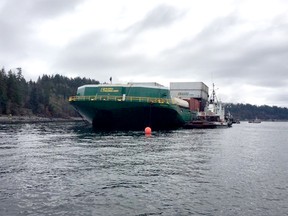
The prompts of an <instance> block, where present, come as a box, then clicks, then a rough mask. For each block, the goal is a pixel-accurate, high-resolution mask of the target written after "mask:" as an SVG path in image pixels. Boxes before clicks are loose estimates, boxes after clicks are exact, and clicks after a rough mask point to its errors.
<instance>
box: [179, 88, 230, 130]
mask: <svg viewBox="0 0 288 216" xmlns="http://www.w3.org/2000/svg"><path fill="white" fill-rule="evenodd" d="M231 126H232V116H231V115H230V113H228V114H227V115H225V108H224V106H223V104H222V102H221V101H218V99H217V97H216V93H215V89H214V83H213V90H212V95H211V97H210V99H209V101H208V102H207V104H206V106H205V109H204V111H203V112H198V116H197V119H196V120H192V121H190V122H188V123H187V124H185V126H184V128H188V129H194V128H195V129H196V128H198V129H206V128H227V127H231Z"/></svg>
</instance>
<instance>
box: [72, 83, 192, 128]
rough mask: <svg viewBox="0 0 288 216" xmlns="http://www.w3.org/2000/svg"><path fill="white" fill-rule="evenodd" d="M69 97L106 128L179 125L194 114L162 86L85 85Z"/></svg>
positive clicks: (96, 124) (96, 125) (95, 123)
mask: <svg viewBox="0 0 288 216" xmlns="http://www.w3.org/2000/svg"><path fill="white" fill-rule="evenodd" d="M69 101H70V103H71V105H72V106H73V107H74V108H75V109H76V110H77V111H78V112H79V113H80V115H81V116H83V117H84V118H85V119H86V120H87V121H88V122H90V123H91V124H92V125H93V127H94V128H96V129H103V130H144V128H145V127H147V126H149V127H151V128H152V129H153V130H170V129H177V128H179V127H182V126H184V125H185V124H186V123H187V122H189V121H191V119H192V118H193V116H194V113H193V112H191V111H190V110H189V109H187V108H184V107H181V106H179V105H177V104H174V103H173V102H172V100H171V96H170V92H169V90H168V89H166V88H163V87H159V86H158V87H157V86H156V87H147V86H142V87H139V86H131V85H86V86H82V87H79V88H78V91H77V96H72V97H70V98H69Z"/></svg>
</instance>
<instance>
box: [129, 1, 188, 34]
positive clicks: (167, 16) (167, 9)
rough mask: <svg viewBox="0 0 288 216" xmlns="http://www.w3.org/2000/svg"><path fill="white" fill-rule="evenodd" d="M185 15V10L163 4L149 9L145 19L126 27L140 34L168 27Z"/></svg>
mask: <svg viewBox="0 0 288 216" xmlns="http://www.w3.org/2000/svg"><path fill="white" fill-rule="evenodd" d="M184 15H185V13H184V12H183V11H178V10H176V9H175V8H174V7H172V6H169V5H164V4H162V5H160V6H158V7H156V8H154V9H153V10H151V11H149V12H148V13H147V15H146V16H145V18H144V19H143V20H141V21H139V22H136V23H135V24H134V25H132V26H130V27H129V28H128V29H126V31H128V32H133V33H134V34H139V33H142V32H144V31H148V30H152V29H157V28H161V27H167V26H169V25H171V24H173V23H174V22H176V21H177V20H179V19H181V18H182V17H183V16H184Z"/></svg>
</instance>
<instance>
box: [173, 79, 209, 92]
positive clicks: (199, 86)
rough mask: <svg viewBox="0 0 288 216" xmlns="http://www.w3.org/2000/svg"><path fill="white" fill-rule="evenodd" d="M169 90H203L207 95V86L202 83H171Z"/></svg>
mask: <svg viewBox="0 0 288 216" xmlns="http://www.w3.org/2000/svg"><path fill="white" fill-rule="evenodd" d="M170 89H171V90H203V91H204V92H207V93H208V86H207V85H205V84H204V83H203V82H171V83H170Z"/></svg>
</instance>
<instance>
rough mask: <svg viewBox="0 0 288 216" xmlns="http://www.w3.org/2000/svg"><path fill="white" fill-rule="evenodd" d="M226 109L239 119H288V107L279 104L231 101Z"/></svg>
mask: <svg viewBox="0 0 288 216" xmlns="http://www.w3.org/2000/svg"><path fill="white" fill-rule="evenodd" d="M225 110H226V111H229V112H230V113H231V114H232V116H233V117H234V119H239V120H253V119H255V118H258V119H261V120H270V121H271V120H272V121H274V120H275V121H281V120H285V121H287V120H288V109H287V108H281V107H277V106H267V105H262V106H255V105H251V104H231V103H229V104H226V105H225Z"/></svg>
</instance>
